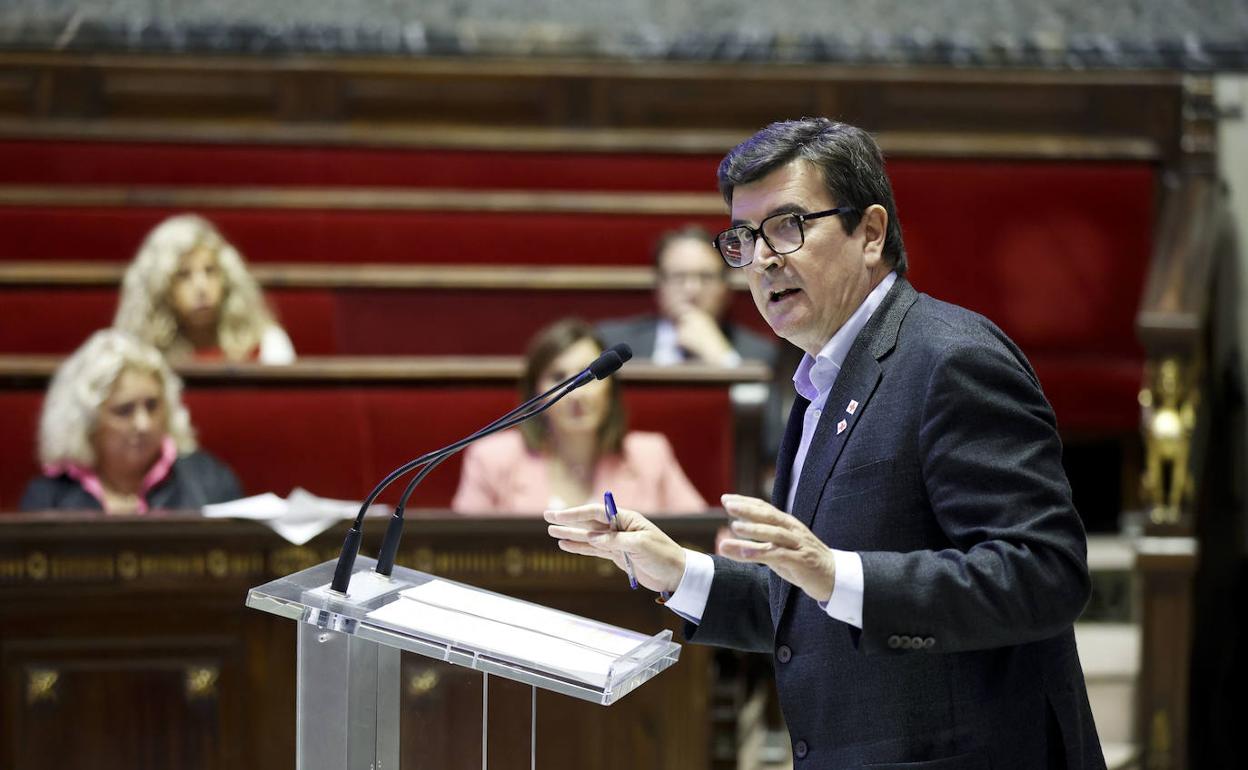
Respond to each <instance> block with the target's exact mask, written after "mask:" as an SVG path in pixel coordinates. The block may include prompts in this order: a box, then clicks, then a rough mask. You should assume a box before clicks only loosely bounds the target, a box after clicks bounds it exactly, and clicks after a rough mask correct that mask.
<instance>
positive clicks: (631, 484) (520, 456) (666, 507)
mask: <svg viewBox="0 0 1248 770" xmlns="http://www.w3.org/2000/svg"><path fill="white" fill-rule="evenodd" d="M602 351H603V345H602V341H601V340H600V339H599V338H598V335H597V332H596V331H595V330H594V328H593V327H592V326H590V325H589V324H587V323H585V322H584V321H581V320H578V319H569V320H564V321H559V322H557V323H555V324H552V325H551V326H548V327H547V328H546V329H544V330H542V331H541V332H539V333H538V335H537V336H536V337H535V338H534V340H533V342H532V343H531V344H530V346H529V352H528V357H527V361H526V364H525V371H524V379H523V380H522V382H521V398H522V400H527V399H529V398H531V397H532V396H534V395H535V394H537V393H540V392H542V391H544V390H546V389H547V388H550V387H553V386H554V385H555V384H556V383H558V382H561V381H562V380H564V379H566V378H567V377H569V376H571V375H573V374H575V373H576V372H579V371H581V370H582V369H584V368H585V367H586V366H588V365H589V363H590V362H591V361H593V360H594V359H595V358H597V357H598V355H599V354H601V353H602ZM607 490H610V491H611V492H612V494H614V495H615V498H616V499H617V500H618V501H620V504H621V505H626V506H627V507H629V508H631V509H633V510H637V511H642V512H650V513H666V512H672V513H675V512H690V511H703V510H706V501H705V500H703V499H702V496H701V495H699V494H698V491H697V490H696V489H694V488H693V484H691V483H690V482H689V479H688V478H687V477H686V476H685V473H684V471H682V470H681V469H680V463H678V462H677V461H676V456H675V455H674V454H673V453H672V447H671V444H669V443H668V441H667V439H666V438H665V437H664V436H663V435H662V434H659V433H644V432H641V431H632V432H626V430H625V426H624V409H623V404H622V402H621V399H620V390H619V385H618V384H617V381H616V379H615V378H614V377H611V378H608V379H606V380H603V381H600V382H592V383H590V384H588V385H586V386H584V387H582V388H580V389H579V390H576V391H574V392H573V393H572V394H570V395H569V396H567V397H566V398H564V399H563V400H562V401H560V402H559V403H558V404H556V405H555V406H553V407H551V409H550V410H549V411H547V412H546V413H545V414H543V415H541V416H539V417H536V418H534V419H532V420H529V421H528V422H526V423H524V425H522V426H521V427H520V428H519V429H517V430H510V431H504V432H503V433H499V434H497V435H494V436H490V437H489V438H486V439H483V440H481V441H479V442H478V443H476V444H474V445H473V446H471V447H469V448H468V450H467V451H466V452H465V453H464V470H463V474H462V475H461V476H460V479H459V489H458V490H456V492H455V498H454V499H453V500H452V501H451V508H452V509H454V510H455V511H458V512H460V513H466V514H520V515H536V514H540V513H541V512H542V511H544V510H546V509H548V508H566V507H568V506H572V505H580V504H581V503H585V502H601V500H602V493H603V492H605V491H607Z"/></svg>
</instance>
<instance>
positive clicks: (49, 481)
mask: <svg viewBox="0 0 1248 770" xmlns="http://www.w3.org/2000/svg"><path fill="white" fill-rule="evenodd" d="M39 462H40V464H41V465H42V466H43V475H41V476H39V477H37V478H35V479H34V480H32V481H31V482H30V484H29V485H27V487H26V492H25V494H23V495H22V502H21V509H22V510H24V511H39V510H50V509H74V510H82V509H103V510H104V512H105V513H116V514H143V513H147V512H148V510H150V509H153V508H167V509H172V508H198V507H200V506H202V505H204V504H206V503H217V502H222V501H225V500H234V499H236V498H239V497H241V496H242V489H241V488H240V486H239V483H238V479H237V478H236V477H235V476H234V473H233V471H231V470H230V469H229V467H227V466H226V465H225V464H224V463H222V462H221V461H220V460H218V459H216V458H215V457H213V456H212V455H210V454H208V453H207V452H203V451H198V450H197V449H196V446H195V435H194V430H193V429H192V428H191V418H190V415H189V414H188V413H187V411H186V407H185V406H183V405H182V382H181V380H179V379H178V376H177V375H175V374H174V373H173V371H172V370H171V369H170V368H169V365H168V364H166V363H165V360H164V358H163V357H162V356H161V355H160V353H159V352H157V350H156V349H155V348H153V347H152V346H150V345H147V344H145V343H143V342H140V341H139V340H137V339H135V338H134V337H132V336H130V335H129V334H126V333H125V332H121V331H117V330H116V329H106V330H104V331H99V332H96V333H95V334H94V335H92V336H91V338H90V339H88V340H87V341H86V343H84V344H83V346H82V347H80V348H79V349H78V350H77V351H75V352H74V354H73V355H71V356H70V357H69V358H67V359H65V361H64V363H62V364H61V366H60V368H59V369H57V371H56V374H55V375H54V376H53V378H52V383H51V385H50V386H49V387H48V393H47V396H46V397H45V398H44V403H43V413H42V415H41V416H40V419H39Z"/></svg>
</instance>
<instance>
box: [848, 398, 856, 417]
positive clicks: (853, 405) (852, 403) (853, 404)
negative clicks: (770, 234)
mask: <svg viewBox="0 0 1248 770" xmlns="http://www.w3.org/2000/svg"><path fill="white" fill-rule="evenodd" d="M845 411H847V412H849V413H850V414H853V413H854V412H856V411H858V402H857V401H854V400H853V399H850V402H849V406H847V407H845Z"/></svg>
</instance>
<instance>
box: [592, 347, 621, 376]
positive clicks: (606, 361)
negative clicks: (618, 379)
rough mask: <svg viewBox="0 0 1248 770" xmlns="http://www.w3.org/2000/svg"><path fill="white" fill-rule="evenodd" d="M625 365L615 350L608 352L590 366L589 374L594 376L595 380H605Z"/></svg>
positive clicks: (604, 352)
mask: <svg viewBox="0 0 1248 770" xmlns="http://www.w3.org/2000/svg"><path fill="white" fill-rule="evenodd" d="M623 365H624V362H623V361H621V360H620V356H619V355H618V354H617V353H616V352H615V351H614V350H606V351H603V353H602V355H600V356H598V357H597V358H595V359H594V362H593V363H592V364H590V365H589V373H590V374H592V375H594V379H595V380H605V379H606V378H608V377H610V376H611V375H613V374H615V370H616V369H619V368H620V367H621V366H623Z"/></svg>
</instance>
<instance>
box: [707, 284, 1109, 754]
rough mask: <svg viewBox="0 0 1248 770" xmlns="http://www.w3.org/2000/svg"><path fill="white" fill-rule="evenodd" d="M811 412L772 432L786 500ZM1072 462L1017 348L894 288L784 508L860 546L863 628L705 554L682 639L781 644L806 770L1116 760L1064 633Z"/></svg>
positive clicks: (1068, 627)
mask: <svg viewBox="0 0 1248 770" xmlns="http://www.w3.org/2000/svg"><path fill="white" fill-rule="evenodd" d="M851 400H853V401H857V402H858V406H857V407H856V408H855V409H854V411H853V413H850V412H849V411H848V408H849V404H850V402H851ZM807 403H808V402H807V401H805V400H804V399H801V398H799V399H798V401H797V403H796V404H795V405H794V408H793V411H792V413H791V414H790V418H789V424H788V429H787V430H786V432H785V437H784V440H783V442H782V444H781V449H780V462H779V464H778V474H777V478H776V484H775V490H774V495H773V502H775V503H776V504H777V506H778V507H781V508H783V507H784V501H785V500H786V499H787V495H788V489H789V484H790V483H791V479H790V478H789V472H790V470H791V468H792V463H793V457H794V455H795V454H796V451H797V445H798V441H799V439H800V437H801V427H802V415H803V413H804V410H805V408H806V406H807ZM842 420H844V421H845V428H844V429H843V430H840V431H839V432H838V428H837V426H838V423H840V421H842ZM1061 454H1062V447H1061V443H1060V441H1059V440H1058V435H1057V429H1056V424H1055V421H1054V418H1053V412H1052V410H1051V409H1050V407H1049V405H1048V402H1047V401H1046V400H1045V398H1044V395H1043V394H1042V393H1041V391H1040V385H1039V383H1038V381H1037V380H1036V376H1035V374H1034V372H1033V371H1032V369H1031V367H1030V365H1029V364H1028V363H1027V360H1026V359H1025V358H1024V357H1023V354H1022V353H1021V352H1020V351H1019V349H1018V348H1017V347H1016V346H1015V345H1014V343H1013V342H1011V341H1010V340H1009V339H1008V338H1007V337H1006V336H1005V335H1004V334H1003V333H1002V332H1001V331H1000V330H999V329H997V327H996V326H994V325H993V324H992V323H991V322H989V321H988V320H987V319H985V318H982V317H981V316H978V315H975V314H974V313H971V312H969V311H967V310H964V309H962V308H958V307H955V306H953V305H949V304H946V303H943V302H938V301H936V300H934V299H932V298H931V297H928V296H926V295H923V294H919V293H917V292H916V291H915V290H914V289H913V288H912V287H911V286H910V284H909V283H908V282H907V281H906V280H905V279H904V278H899V279H898V280H897V282H896V284H895V285H894V286H893V288H892V289H891V290H890V291H889V293H888V294H887V295H886V296H885V298H884V301H883V303H882V304H881V305H880V307H879V308H877V309H876V311H875V313H874V314H873V315H872V316H871V319H870V321H868V323H867V325H866V327H865V328H864V329H863V330H862V332H861V333H860V334H859V335H858V337H857V339H856V340H855V341H854V343H853V346H852V347H851V349H850V351H849V354H848V356H847V357H846V359H845V364H844V367H843V369H842V371H841V374H840V376H839V378H838V379H837V381H836V385H835V386H834V387H833V390H832V393H831V394H830V396H829V398H828V402H827V407H826V409H825V411H824V414H823V416H822V417H821V418H820V421H819V424H818V427H817V428H816V431H815V436H814V440H813V442H812V444H811V450H810V453H809V455H808V456H807V459H806V464H805V467H804V468H803V470H802V476H801V479H799V481H798V488H797V495H796V497H795V499H794V506H793V507H794V510H793V511H792V513H793V515H795V516H797V517H798V518H799V519H801V521H802V522H804V523H805V524H807V525H809V526H810V527H811V528H812V529H813V530H814V532H815V534H817V535H818V536H819V537H820V539H822V540H823V541H824V542H826V543H828V544H829V545H832V546H833V547H836V548H840V549H844V550H851V551H857V552H858V553H860V554H861V556H862V565H863V573H864V574H863V576H864V600H863V617H862V622H863V627H862V629H861V630H859V629H856V628H854V627H853V626H850V625H848V624H845V623H842V622H840V621H837V620H833V619H832V618H829V617H828V616H827V614H826V613H825V612H824V611H823V610H822V609H820V608H819V606H818V604H817V603H816V602H815V601H813V600H812V599H811V598H810V597H809V596H807V595H806V594H804V593H803V592H802V591H800V590H798V589H796V588H794V587H793V586H792V585H790V584H788V583H786V582H784V581H782V580H780V579H779V578H777V577H776V576H775V575H773V574H771V572H770V570H768V569H766V568H763V567H757V566H754V565H742V564H738V563H735V562H731V561H729V560H726V559H722V558H720V557H715V579H714V582H713V583H712V585H711V593H710V597H709V599H708V602H707V606H706V611H705V614H704V616H703V619H702V623H701V625H699V626H694V625H688V626H687V628H686V634H687V635H688V637H689V638H690V640H692V641H697V642H701V643H708V644H718V645H724V646H729V647H735V648H738V649H746V650H755V651H760V652H769V653H772V654H773V655H774V661H775V667H776V684H777V689H778V690H779V693H780V701H781V706H782V708H783V710H784V715H785V719H786V721H787V722H788V727H789V733H790V736H791V738H792V741H793V749H794V756H795V757H796V758H797V761H796V765H795V766H796V767H797V768H858V767H870V768H876V769H877V770H879V769H880V768H908V767H913V768H922V769H923V770H937V769H939V770H960V769H961V768H967V769H971V768H974V769H975V770H984V769H985V768H995V770H1019V769H1020V768H1021V769H1024V770H1027V769H1031V768H1035V769H1037V770H1038V769H1040V768H1045V769H1047V768H1098V769H1099V768H1104V767H1105V761H1104V758H1103V756H1102V754H1101V749H1100V743H1099V741H1098V739H1097V735H1096V728H1095V726H1094V725H1093V722H1092V714H1091V710H1090V708H1089V706H1088V698H1087V691H1086V688H1085V686H1084V680H1083V671H1082V669H1081V668H1080V665H1079V658H1078V654H1077V652H1076V649H1075V638H1074V631H1073V628H1072V623H1073V622H1074V620H1075V619H1076V618H1077V617H1078V616H1079V613H1080V612H1081V611H1082V609H1083V606H1084V604H1085V603H1086V601H1087V598H1088V592H1089V589H1090V579H1089V576H1088V569H1087V543H1086V539H1085V536H1084V531H1083V526H1082V523H1081V522H1080V520H1079V516H1078V514H1077V513H1076V512H1075V509H1074V506H1073V505H1072V503H1071V497H1070V487H1069V485H1068V484H1067V481H1066V476H1065V473H1064V472H1063V470H1062V464H1061Z"/></svg>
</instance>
